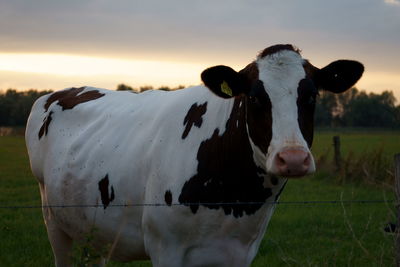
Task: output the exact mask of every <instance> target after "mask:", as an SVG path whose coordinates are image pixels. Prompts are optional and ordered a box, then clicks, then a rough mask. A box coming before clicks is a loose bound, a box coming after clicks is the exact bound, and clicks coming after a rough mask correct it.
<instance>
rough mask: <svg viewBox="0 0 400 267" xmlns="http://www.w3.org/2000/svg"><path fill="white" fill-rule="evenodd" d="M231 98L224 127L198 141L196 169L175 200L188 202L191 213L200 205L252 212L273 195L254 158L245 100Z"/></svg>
mask: <svg viewBox="0 0 400 267" xmlns="http://www.w3.org/2000/svg"><path fill="white" fill-rule="evenodd" d="M232 101H234V103H233V107H232V111H231V113H230V115H229V118H228V119H227V120H226V125H225V131H224V132H220V130H219V129H218V128H217V129H215V130H214V132H213V134H212V136H211V137H210V138H208V139H206V140H204V141H203V142H202V143H201V144H200V147H199V149H198V152H197V160H198V166H197V173H196V174H195V175H194V176H192V177H191V178H190V179H189V180H188V181H187V182H186V183H185V184H184V186H183V188H182V192H181V194H180V196H179V201H180V202H181V203H186V204H187V205H188V206H190V208H191V210H192V212H193V213H196V212H197V211H198V208H199V205H201V206H204V207H206V208H209V209H220V208H221V209H223V210H224V212H225V214H226V215H233V216H234V217H242V216H246V215H251V214H254V213H256V212H257V211H258V210H259V209H260V208H261V207H262V206H263V203H264V202H265V201H267V199H269V198H270V197H273V195H274V194H273V188H272V187H269V186H265V185H266V184H269V183H268V182H267V183H265V179H266V178H267V179H270V178H269V176H267V174H266V171H265V169H264V168H262V167H260V166H257V164H256V163H255V161H254V152H253V149H252V145H251V143H250V142H251V140H250V138H249V132H248V124H247V118H246V117H247V116H246V113H247V108H246V105H247V104H246V101H247V100H246V99H245V98H244V97H238V98H235V99H233V100H232ZM249 202H251V203H249ZM197 203H198V204H197ZM243 203H249V204H243Z"/></svg>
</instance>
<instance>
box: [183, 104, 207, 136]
mask: <svg viewBox="0 0 400 267" xmlns="http://www.w3.org/2000/svg"><path fill="white" fill-rule="evenodd" d="M206 111H207V102H205V103H203V104H201V105H197V103H194V104H193V105H192V106H191V107H190V109H189V111H188V113H187V114H186V116H185V119H184V120H183V125H185V126H186V127H185V130H184V131H183V133H182V139H185V138H186V137H187V136H188V134H189V132H190V130H191V129H192V126H193V125H194V126H196V127H198V128H200V127H201V124H202V123H203V118H202V116H203V115H204V114H205V113H206Z"/></svg>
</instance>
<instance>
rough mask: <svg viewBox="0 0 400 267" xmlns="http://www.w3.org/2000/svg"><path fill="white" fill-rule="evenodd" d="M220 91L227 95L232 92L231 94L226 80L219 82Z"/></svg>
mask: <svg viewBox="0 0 400 267" xmlns="http://www.w3.org/2000/svg"><path fill="white" fill-rule="evenodd" d="M221 91H222V92H223V93H224V94H227V95H229V96H232V95H233V94H232V89H231V88H230V87H229V85H228V83H227V82H226V81H223V82H222V83H221Z"/></svg>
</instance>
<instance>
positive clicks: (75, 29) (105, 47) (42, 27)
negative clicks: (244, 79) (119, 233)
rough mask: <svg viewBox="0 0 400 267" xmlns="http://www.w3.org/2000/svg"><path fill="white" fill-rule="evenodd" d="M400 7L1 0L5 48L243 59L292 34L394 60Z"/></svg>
mask: <svg viewBox="0 0 400 267" xmlns="http://www.w3.org/2000/svg"><path fill="white" fill-rule="evenodd" d="M399 12H400V8H399V6H397V5H388V4H387V3H385V1H384V0H381V1H377V0H352V1H348V0H337V1H319V0H304V1H281V0H270V1H265V0H263V1H261V0H248V1H243V0H230V1H228V0H225V1H224V0H202V1H200V0H193V1H183V0H169V1H162V0H158V1H155V0H147V1H132V0H116V1H109V0H87V1H79V0H69V1H52V0H36V1H27V0H24V1H22V0H13V1H9V0H0V25H2V27H1V29H0V50H1V51H3V52H4V51H40V52H63V53H74V54H85V55H102V56H124V57H129V56H130V57H132V58H140V59H157V58H162V59H166V60H179V61H191V60H195V61H213V60H215V59H216V58H219V59H221V60H227V61H230V62H233V63H238V62H247V61H249V60H251V58H249V57H254V56H255V54H256V52H257V51H258V50H261V49H262V48H264V47H266V46H268V45H271V44H275V43H285V42H288V43H294V44H296V45H298V46H299V47H300V48H302V49H303V50H304V52H305V53H307V55H310V56H314V55H324V54H325V55H326V56H325V58H326V57H328V58H329V56H332V57H337V56H339V55H340V53H343V54H344V56H347V55H349V56H351V55H352V53H355V55H356V56H358V55H360V56H364V57H366V55H367V54H366V53H368V55H369V56H372V57H375V58H378V59H381V60H382V59H383V60H384V61H385V64H381V65H383V66H384V67H386V68H390V67H392V66H393V67H394V66H397V65H398V63H397V62H398V61H399V59H400V58H399V57H400V56H399V53H398V51H397V50H398V47H399V45H400V34H398V29H400V16H399ZM394 54H396V55H397V56H394ZM372 57H370V58H372ZM367 60H368V59H367ZM369 60H370V61H373V59H369ZM388 66H389V67H388Z"/></svg>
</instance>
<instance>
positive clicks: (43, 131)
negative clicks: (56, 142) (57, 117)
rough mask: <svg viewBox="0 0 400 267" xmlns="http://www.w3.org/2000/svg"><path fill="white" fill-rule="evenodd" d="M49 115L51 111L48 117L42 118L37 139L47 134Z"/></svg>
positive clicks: (51, 112) (50, 118) (51, 113)
mask: <svg viewBox="0 0 400 267" xmlns="http://www.w3.org/2000/svg"><path fill="white" fill-rule="evenodd" d="M51 115H53V111H50V113H49V115H47V116H46V117H45V118H44V120H43V124H42V127H40V130H39V134H38V135H39V139H40V138H42V136H43V135H45V136H46V135H47V132H48V131H49V125H50V122H51V120H52V117H51Z"/></svg>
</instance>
